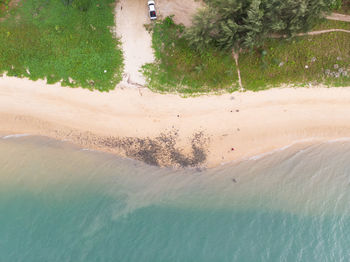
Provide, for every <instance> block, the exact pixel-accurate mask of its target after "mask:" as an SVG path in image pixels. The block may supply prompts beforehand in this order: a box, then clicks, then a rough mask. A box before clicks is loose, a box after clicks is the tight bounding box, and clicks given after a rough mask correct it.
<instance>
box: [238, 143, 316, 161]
mask: <svg viewBox="0 0 350 262" xmlns="http://www.w3.org/2000/svg"><path fill="white" fill-rule="evenodd" d="M315 140H317V138H307V139H301V140H297V141H294V142H293V143H291V144H289V145H286V146H284V147H281V148H277V149H274V150H272V151H269V152H265V153H262V154H260V155H255V156H251V157H248V158H246V159H244V160H258V159H261V158H263V157H266V156H269V155H272V154H274V153H277V152H282V151H284V150H286V149H288V148H290V147H292V146H295V145H297V144H302V143H307V142H312V141H315Z"/></svg>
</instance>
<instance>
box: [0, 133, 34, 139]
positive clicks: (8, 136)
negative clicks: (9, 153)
mask: <svg viewBox="0 0 350 262" xmlns="http://www.w3.org/2000/svg"><path fill="white" fill-rule="evenodd" d="M25 136H30V135H28V134H14V135H7V136H3V137H1V138H2V139H11V138H20V137H25Z"/></svg>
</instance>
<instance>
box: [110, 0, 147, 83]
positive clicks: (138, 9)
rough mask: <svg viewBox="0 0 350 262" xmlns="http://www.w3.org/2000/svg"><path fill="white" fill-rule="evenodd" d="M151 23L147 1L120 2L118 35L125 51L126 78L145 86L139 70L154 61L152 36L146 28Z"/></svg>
mask: <svg viewBox="0 0 350 262" xmlns="http://www.w3.org/2000/svg"><path fill="white" fill-rule="evenodd" d="M147 23H150V20H149V17H148V13H147V1H146V0H133V1H130V0H120V1H119V2H118V3H117V6H116V25H117V35H118V36H119V37H121V41H122V47H123V51H124V63H125V68H124V72H125V77H126V79H127V80H129V82H130V83H135V84H139V85H144V84H145V79H144V77H143V75H142V73H141V72H139V70H140V69H141V67H142V65H144V64H146V63H151V62H153V60H154V57H153V49H152V38H151V35H150V34H149V33H148V32H147V31H146V29H145V28H144V24H147Z"/></svg>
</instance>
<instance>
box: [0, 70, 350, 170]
mask: <svg viewBox="0 0 350 262" xmlns="http://www.w3.org/2000/svg"><path fill="white" fill-rule="evenodd" d="M349 101H350V88H327V87H309V88H290V87H284V88H273V89H269V90H266V91H260V92H255V93H254V92H237V93H233V94H221V95H214V94H213V95H203V96H200V97H189V98H183V97H180V96H178V95H175V94H158V93H153V92H152V91H150V90H148V89H146V88H132V87H126V88H123V87H121V86H119V87H118V88H116V89H115V90H114V91H111V92H108V93H107V92H106V93H101V92H97V91H90V90H86V89H81V88H74V89H72V88H66V87H61V86H60V85H59V84H56V85H47V84H46V83H45V81H42V80H39V81H35V82H34V81H30V80H27V79H18V78H13V77H7V76H3V77H1V78H0V123H1V125H0V133H1V134H2V135H11V134H27V135H38V136H45V137H49V138H53V139H57V140H61V141H67V142H70V143H73V144H75V145H77V146H79V147H81V148H85V149H93V150H101V151H105V152H109V153H114V154H117V155H120V156H122V157H127V158H132V159H136V160H140V161H143V162H146V163H148V164H151V165H158V166H173V167H207V168H211V167H215V166H218V165H221V164H223V163H228V162H232V161H238V160H242V159H247V158H250V157H253V156H257V155H261V154H265V153H268V152H271V151H274V150H278V149H280V148H283V147H286V146H289V145H291V144H295V143H299V142H302V143H319V142H323V141H328V140H334V139H339V138H346V137H350V135H349V134H350V114H349V112H350V104H349Z"/></svg>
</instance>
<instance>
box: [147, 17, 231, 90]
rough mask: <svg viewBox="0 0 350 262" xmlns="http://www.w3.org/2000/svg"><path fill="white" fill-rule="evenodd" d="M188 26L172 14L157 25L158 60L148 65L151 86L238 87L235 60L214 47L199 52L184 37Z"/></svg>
mask: <svg viewBox="0 0 350 262" xmlns="http://www.w3.org/2000/svg"><path fill="white" fill-rule="evenodd" d="M183 32H184V27H183V26H181V25H176V24H174V22H173V20H172V19H171V17H168V18H165V20H164V21H159V22H157V23H156V24H155V25H154V28H153V37H152V45H153V48H154V50H155V57H156V62H155V63H154V64H147V65H145V66H144V74H145V76H146V77H147V78H148V80H149V81H148V82H149V83H148V84H149V87H150V88H151V89H153V90H157V91H161V92H171V91H172V92H179V93H182V94H193V93H203V92H211V91H221V90H226V91H233V90H235V89H237V87H236V82H237V74H236V67H235V62H234V61H233V59H232V57H231V56H230V55H227V54H226V53H225V52H222V51H217V50H215V49H213V48H211V49H207V50H206V51H205V52H202V53H198V52H197V51H196V50H194V49H192V48H190V47H189V44H188V41H187V40H186V39H185V38H184V37H183Z"/></svg>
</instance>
